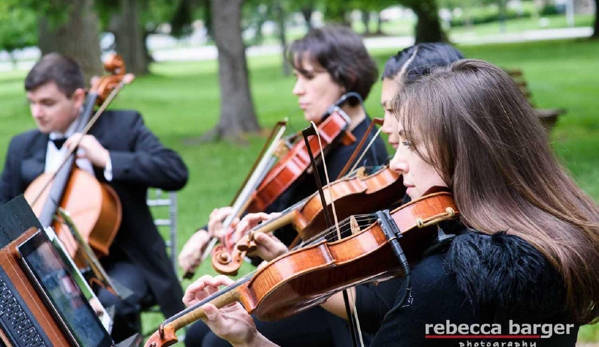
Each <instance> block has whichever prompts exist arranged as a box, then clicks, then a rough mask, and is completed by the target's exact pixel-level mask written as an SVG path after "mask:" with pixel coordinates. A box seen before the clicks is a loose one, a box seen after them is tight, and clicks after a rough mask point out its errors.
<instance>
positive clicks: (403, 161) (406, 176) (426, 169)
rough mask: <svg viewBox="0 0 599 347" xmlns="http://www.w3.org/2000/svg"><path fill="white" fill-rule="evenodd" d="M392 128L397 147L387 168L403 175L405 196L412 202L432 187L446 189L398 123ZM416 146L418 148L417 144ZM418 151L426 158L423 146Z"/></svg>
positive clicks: (444, 184) (437, 174) (436, 173)
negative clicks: (397, 143) (397, 142)
mask: <svg viewBox="0 0 599 347" xmlns="http://www.w3.org/2000/svg"><path fill="white" fill-rule="evenodd" d="M393 127H394V130H393V131H394V133H395V134H397V137H398V139H399V145H398V147H397V150H396V152H395V156H393V159H392V160H391V163H390V164H389V166H390V168H391V170H393V171H396V172H398V173H401V174H402V175H403V184H404V186H406V188H407V190H406V194H408V195H409V196H410V198H412V200H414V199H418V198H420V197H422V195H423V194H424V193H425V192H426V191H427V190H429V189H430V188H432V187H447V184H446V183H445V182H443V179H442V178H441V176H440V175H439V173H438V172H437V170H435V168H434V167H433V166H432V165H430V164H428V163H427V162H425V161H424V160H423V159H422V158H421V157H420V156H419V155H418V154H417V153H416V151H415V150H414V147H413V146H414V145H413V144H411V143H409V141H407V140H406V138H405V136H404V131H403V129H402V126H401V124H400V123H399V121H395V122H394V123H393ZM416 135H417V134H416ZM416 138H418V136H416ZM416 145H417V146H418V144H416ZM418 150H419V151H421V152H422V153H423V155H424V156H426V157H428V153H427V152H426V149H425V148H424V146H422V147H418Z"/></svg>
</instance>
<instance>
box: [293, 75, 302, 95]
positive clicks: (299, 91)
mask: <svg viewBox="0 0 599 347" xmlns="http://www.w3.org/2000/svg"><path fill="white" fill-rule="evenodd" d="M303 94H305V91H304V86H303V84H302V81H301V80H300V79H299V78H298V79H297V81H295V85H294V86H293V95H296V96H300V95H303Z"/></svg>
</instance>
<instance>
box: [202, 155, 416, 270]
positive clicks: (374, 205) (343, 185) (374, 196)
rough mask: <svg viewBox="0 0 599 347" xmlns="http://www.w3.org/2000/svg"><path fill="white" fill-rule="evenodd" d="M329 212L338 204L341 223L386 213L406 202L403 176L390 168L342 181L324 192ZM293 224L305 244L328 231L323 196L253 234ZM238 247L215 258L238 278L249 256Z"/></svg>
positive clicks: (227, 247) (228, 246)
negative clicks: (401, 201) (242, 264)
mask: <svg viewBox="0 0 599 347" xmlns="http://www.w3.org/2000/svg"><path fill="white" fill-rule="evenodd" d="M323 192H324V196H325V201H326V204H327V205H326V206H327V207H326V208H327V209H328V211H329V215H333V208H332V205H331V198H330V197H331V196H332V201H334V202H335V212H336V213H337V216H338V217H339V218H341V219H343V218H347V217H349V216H351V215H354V214H361V213H371V212H375V211H378V210H382V209H384V208H387V207H389V206H391V205H392V204H393V203H395V202H397V200H398V197H400V199H401V198H403V196H404V195H405V192H406V188H405V186H404V185H403V179H402V176H401V175H400V174H398V173H397V172H394V171H393V170H390V169H389V168H388V167H387V166H385V167H384V168H382V169H380V170H378V171H376V172H375V173H373V174H371V175H364V173H363V171H359V172H358V174H356V175H355V176H352V177H346V178H342V179H340V180H337V181H335V182H333V183H331V184H330V185H328V186H326V187H324V188H323ZM288 224H292V225H293V227H294V228H295V230H296V231H297V232H298V234H299V235H300V237H301V238H302V239H303V240H307V239H309V238H312V237H314V236H315V235H317V234H318V233H319V232H321V231H322V230H325V229H326V225H327V224H326V219H325V213H324V209H323V206H322V201H321V199H320V195H319V194H317V193H314V194H312V196H311V197H309V198H308V199H307V200H306V201H305V202H304V203H302V204H300V205H298V206H297V208H295V209H293V210H291V211H290V212H288V213H286V214H284V215H283V216H281V217H280V218H277V219H275V220H272V221H268V222H266V223H263V224H262V225H259V226H258V227H257V228H255V229H254V230H252V232H253V233H258V232H272V231H274V230H276V229H278V228H280V227H283V226H285V225H288ZM237 247H238V245H235V244H234V243H233V242H229V241H228V240H225V242H224V243H223V244H221V245H220V246H219V247H217V248H215V250H214V254H213V257H212V266H213V268H214V269H215V270H216V271H217V272H219V273H222V274H227V275H235V274H236V273H237V271H238V270H239V267H240V266H241V263H242V261H243V258H244V257H245V253H243V252H239V251H238V250H236V248H237Z"/></svg>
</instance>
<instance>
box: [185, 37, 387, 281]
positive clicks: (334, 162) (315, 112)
mask: <svg viewBox="0 0 599 347" xmlns="http://www.w3.org/2000/svg"><path fill="white" fill-rule="evenodd" d="M287 59H288V61H289V63H290V64H291V65H292V66H293V68H294V75H295V77H296V83H295V86H294V87H293V94H294V95H296V96H297V98H298V103H299V107H300V108H301V109H302V111H303V113H304V119H305V120H306V121H308V122H310V121H314V122H315V123H317V124H318V123H319V122H320V120H321V119H322V116H323V114H325V112H326V111H327V109H328V108H329V107H330V106H332V105H333V104H334V103H335V101H337V100H338V99H339V98H340V97H341V96H342V95H344V94H346V93H349V92H356V93H358V94H359V95H360V96H361V97H362V99H363V100H366V98H367V97H368V94H369V93H370V90H371V88H372V85H373V84H374V83H375V82H376V79H377V75H378V68H377V66H376V64H375V62H374V60H373V59H372V57H370V55H369V54H368V52H367V51H366V47H365V46H364V44H363V42H362V39H361V38H360V36H358V35H357V34H356V33H354V32H353V31H352V30H351V29H348V28H345V27H339V26H327V27H323V28H319V29H315V30H313V31H311V32H310V33H308V34H307V35H306V36H305V37H304V38H302V39H301V40H297V41H295V42H293V43H292V45H291V46H290V48H289V51H288V53H287ZM341 108H342V109H343V110H344V111H345V112H346V113H347V114H348V115H349V117H350V124H349V127H348V130H349V131H350V132H351V133H352V134H353V135H354V136H355V138H356V139H357V141H355V142H354V143H352V144H350V145H346V146H342V145H339V146H337V147H335V148H333V149H332V150H330V151H329V152H328V153H326V154H325V161H326V165H327V169H328V176H329V178H330V179H331V180H334V179H336V178H337V176H338V175H339V173H340V172H341V170H342V169H343V167H344V166H345V164H346V163H347V162H348V160H349V158H350V157H351V155H352V153H353V152H354V150H355V149H356V146H357V144H358V142H359V141H360V139H362V137H364V136H368V137H369V138H372V137H373V136H374V134H372V133H371V134H366V130H367V129H368V127H369V125H370V123H371V121H370V118H369V117H368V115H367V114H366V112H365V110H364V108H363V106H362V105H361V104H360V103H359V102H358V101H357V100H356V99H354V98H350V99H348V101H346V102H345V103H344V104H343V105H342V107H341ZM302 141H303V140H302ZM387 156H388V154H387V150H386V148H385V144H384V142H383V140H382V139H381V138H377V139H376V140H375V141H374V144H373V145H372V146H371V147H370V149H369V150H368V152H367V153H366V155H365V156H364V157H363V158H362V160H361V161H360V163H359V164H358V166H378V165H383V164H385V163H386V162H387ZM319 173H320V176H321V177H322V178H323V179H324V168H323V166H322V165H321V166H320V167H319ZM323 184H325V183H323ZM315 191H316V182H315V180H314V177H313V175H311V174H304V175H303V176H302V177H301V178H300V179H299V180H297V181H296V182H294V183H293V184H292V185H291V186H290V187H289V188H288V189H287V190H286V191H285V192H284V193H283V194H282V195H281V196H280V197H279V198H278V199H277V200H276V201H275V202H274V203H273V204H271V205H270V207H269V208H268V211H270V212H275V211H282V210H284V209H285V208H287V207H289V206H291V205H293V204H294V203H296V202H298V201H300V200H302V199H303V198H305V197H307V196H309V195H310V194H312V193H314V192H315ZM228 211H229V210H228V209H227V208H224V209H217V210H215V211H214V212H213V214H212V215H211V216H210V220H211V222H209V224H208V226H209V228H208V232H207V231H206V230H204V229H201V230H199V231H197V232H196V233H195V234H194V235H193V236H192V237H191V238H190V239H189V241H188V242H187V243H186V244H185V246H184V247H183V249H182V251H181V253H180V255H179V264H180V266H181V267H182V268H183V270H184V271H193V270H194V269H195V268H196V267H197V266H198V265H199V261H200V255H201V253H202V249H203V248H204V246H205V245H206V242H207V241H208V239H209V238H210V236H211V235H212V234H213V233H214V232H215V230H213V229H212V228H210V226H213V225H217V224H219V222H220V221H222V219H224V217H225V216H227V214H228ZM215 229H216V230H218V229H217V228H215ZM277 236H278V237H279V238H280V239H281V240H282V241H283V242H285V243H286V244H290V243H291V242H292V241H293V239H294V238H295V236H296V232H295V231H294V230H293V228H291V227H290V228H284V231H281V232H278V233H277Z"/></svg>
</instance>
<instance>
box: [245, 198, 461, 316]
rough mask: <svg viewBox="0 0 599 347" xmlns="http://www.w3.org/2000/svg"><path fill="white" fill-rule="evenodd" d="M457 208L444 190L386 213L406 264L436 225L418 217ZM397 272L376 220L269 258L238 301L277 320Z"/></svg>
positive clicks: (433, 234) (423, 247) (416, 255)
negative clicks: (348, 233) (395, 228)
mask: <svg viewBox="0 0 599 347" xmlns="http://www.w3.org/2000/svg"><path fill="white" fill-rule="evenodd" d="M447 208H450V209H452V210H453V211H457V208H456V206H455V204H454V202H453V199H452V198H451V195H450V194H449V193H437V194H432V195H430V196H428V197H425V198H422V199H420V200H417V201H414V202H411V203H408V204H406V205H404V206H402V207H400V208H398V209H396V210H395V211H393V212H392V213H391V216H392V218H393V220H394V221H395V223H396V224H397V226H398V227H399V230H400V231H401V233H402V238H401V239H400V244H401V245H402V248H403V249H404V252H405V253H406V256H407V258H408V259H409V260H410V262H416V261H418V260H420V257H421V256H422V254H423V252H424V250H426V248H427V247H428V246H429V245H430V243H431V242H432V241H433V240H434V239H435V237H436V236H437V227H436V225H430V226H428V227H424V228H419V227H418V220H423V221H426V220H427V219H428V218H429V216H439V215H443V214H444V213H445V211H446V210H447ZM401 274H402V270H401V267H400V263H399V261H398V259H397V258H396V257H395V255H394V254H393V252H392V250H391V246H390V244H389V239H388V238H387V236H386V235H385V233H384V232H383V230H382V228H381V226H380V225H379V223H378V222H377V223H374V224H371V225H370V226H369V227H367V228H366V229H364V230H362V231H360V232H358V233H355V234H353V235H351V236H349V237H346V238H342V239H341V240H337V241H333V242H327V241H326V240H322V241H320V242H318V243H316V244H314V245H311V246H308V247H304V248H300V249H298V250H296V251H292V252H289V253H287V254H284V255H282V256H280V257H279V258H276V259H274V260H273V261H271V262H269V263H268V264H267V265H266V266H264V267H263V268H261V269H260V270H258V271H257V272H256V274H255V275H254V276H253V277H252V279H251V280H250V281H249V282H248V284H247V288H248V290H249V293H250V294H251V295H248V294H246V295H243V297H244V299H242V300H240V302H241V303H242V304H243V305H244V307H245V308H246V309H247V310H248V312H250V313H254V314H255V315H256V316H257V317H258V318H259V319H261V320H265V321H268V320H279V319H283V318H285V317H288V316H291V315H294V314H296V313H299V312H301V311H303V310H306V309H308V308H310V307H312V306H315V305H317V304H320V303H322V302H324V301H325V300H326V299H327V298H328V297H330V296H331V295H332V294H334V293H336V292H338V291H340V290H342V289H345V288H348V287H351V286H355V285H357V284H360V283H364V282H368V281H372V280H375V279H382V278H388V277H390V276H392V275H401Z"/></svg>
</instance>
